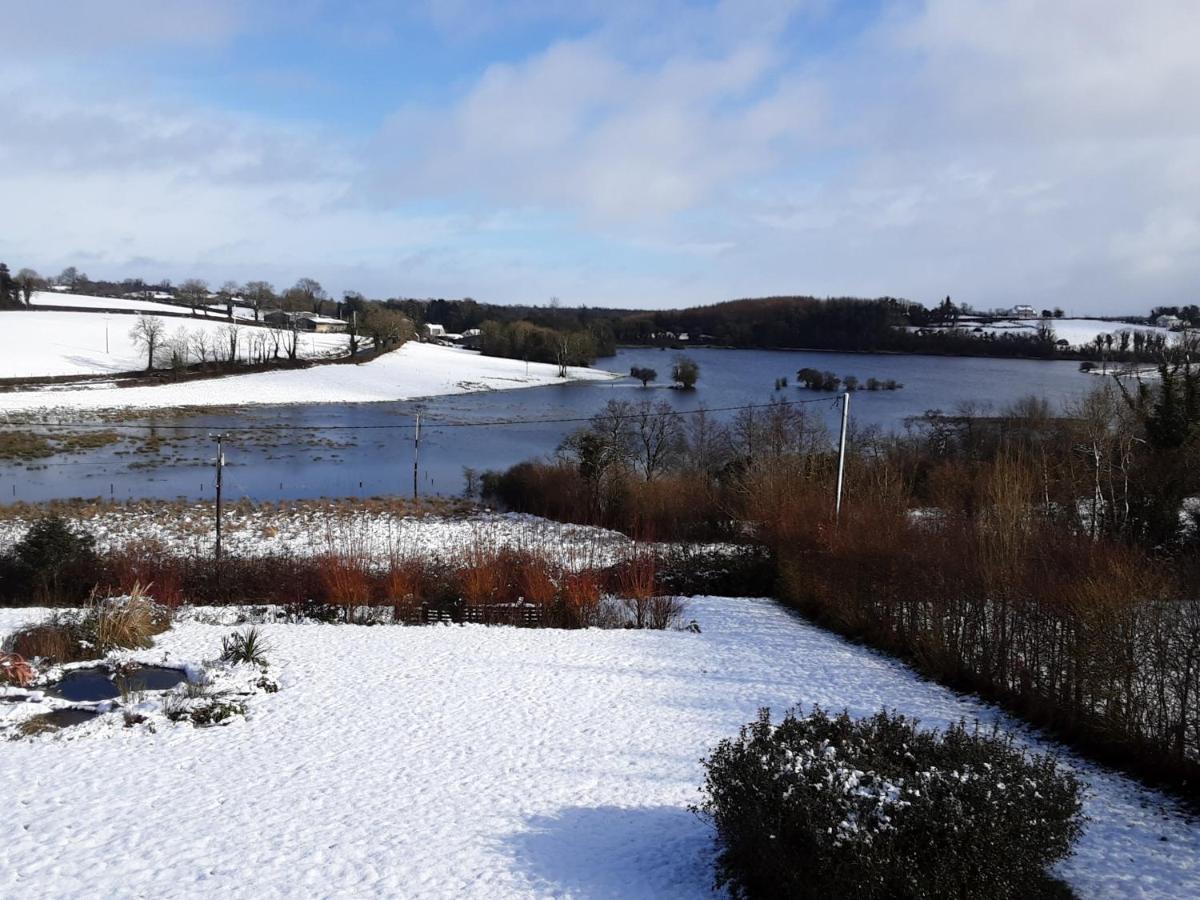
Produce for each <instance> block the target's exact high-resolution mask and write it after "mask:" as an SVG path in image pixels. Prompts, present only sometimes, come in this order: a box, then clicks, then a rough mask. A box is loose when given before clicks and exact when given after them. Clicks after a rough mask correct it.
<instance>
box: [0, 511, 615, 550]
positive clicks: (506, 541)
mask: <svg viewBox="0 0 1200 900" xmlns="http://www.w3.org/2000/svg"><path fill="white" fill-rule="evenodd" d="M70 519H71V521H72V522H73V523H74V524H77V525H79V526H80V527H82V528H83V529H84V530H86V531H87V532H88V533H89V534H91V535H93V536H94V537H95V538H96V546H97V549H99V550H100V551H102V552H103V551H107V550H113V549H119V548H121V547H124V546H126V545H128V544H131V543H139V542H142V541H146V540H158V541H163V542H165V543H167V544H169V545H171V546H172V547H174V548H175V549H176V550H179V551H181V552H186V551H189V550H191V551H198V552H203V553H208V552H210V551H211V548H212V543H213V508H212V505H211V504H196V505H194V506H190V507H185V508H183V509H180V508H178V507H175V506H174V505H171V504H146V505H144V506H138V507H131V508H125V507H117V508H104V507H101V508H99V509H98V510H96V511H95V512H94V514H91V515H87V516H86V517H70ZM29 524H30V523H29V521H27V520H25V519H22V518H19V517H14V518H7V519H3V520H0V550H3V549H5V548H6V547H8V546H9V545H11V544H12V543H14V542H15V541H17V540H19V539H20V538H21V537H22V536H23V535H24V534H25V532H26V530H27V529H28V528H29ZM222 525H223V529H224V542H225V548H226V551H227V552H229V553H232V554H235V555H246V556H251V555H265V554H275V553H286V554H291V555H297V556H312V555H314V554H320V553H328V552H331V551H333V552H340V553H355V554H359V553H361V554H364V555H367V556H369V557H371V558H373V559H387V558H388V557H389V554H392V553H394V554H395V555H396V556H397V557H400V558H407V557H420V558H425V559H432V558H436V557H439V556H443V557H444V556H448V555H452V554H454V553H455V552H457V551H460V550H465V549H468V548H471V547H493V548H508V549H515V550H529V551H533V552H537V553H541V554H543V555H547V556H554V557H558V558H559V559H561V560H562V561H563V562H564V563H565V564H567V565H583V564H593V565H609V564H611V563H613V562H615V561H616V559H617V558H618V557H619V556H620V553H621V551H622V550H623V549H625V548H626V547H628V545H629V543H630V541H629V538H627V537H625V535H623V534H620V533H618V532H615V531H608V530H607V529H603V528H594V527H588V526H583V525H565V524H562V523H560V522H552V521H550V520H549V519H540V518H538V517H536V516H530V515H523V514H519V513H503V514H502V513H472V514H471V515H470V516H469V517H468V516H444V515H403V514H401V513H398V512H396V513H393V512H388V511H385V510H376V509H364V508H362V507H361V506H360V505H355V506H353V507H342V506H325V505H322V504H318V503H313V504H297V505H295V506H292V507H290V508H287V509H284V510H278V509H273V508H270V507H258V508H253V509H248V508H246V507H240V506H236V505H233V506H230V507H227V508H226V509H225V512H224V515H223V517H222Z"/></svg>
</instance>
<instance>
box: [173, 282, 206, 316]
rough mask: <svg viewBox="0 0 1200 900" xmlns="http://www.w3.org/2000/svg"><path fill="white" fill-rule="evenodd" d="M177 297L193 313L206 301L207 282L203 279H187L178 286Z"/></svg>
mask: <svg viewBox="0 0 1200 900" xmlns="http://www.w3.org/2000/svg"><path fill="white" fill-rule="evenodd" d="M179 296H180V298H181V299H182V300H184V302H186V303H187V305H188V306H190V307H191V308H192V312H195V311H196V308H197V307H198V306H200V305H201V304H203V303H204V301H206V300H207V299H208V282H207V281H205V280H204V279H203V278H189V279H188V280H187V281H185V282H184V283H183V284H181V285H180V286H179Z"/></svg>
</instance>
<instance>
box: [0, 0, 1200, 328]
mask: <svg viewBox="0 0 1200 900" xmlns="http://www.w3.org/2000/svg"><path fill="white" fill-rule="evenodd" d="M0 12H2V13H3V22H4V45H5V50H4V53H3V54H2V55H0V192H2V193H0V195H2V196H3V199H4V205H5V207H6V209H5V215H4V217H3V225H0V259H4V260H5V261H7V262H8V263H9V265H10V267H12V268H13V269H14V270H15V269H16V268H18V267H21V266H25V265H31V266H33V267H35V268H37V269H39V270H40V271H43V272H49V273H53V272H57V271H59V270H60V269H61V268H62V267H64V266H65V265H68V264H74V265H76V266H78V267H79V268H80V269H81V270H83V271H85V272H87V273H88V274H89V275H91V276H92V277H102V276H103V277H126V276H131V275H141V276H145V277H163V276H165V277H169V278H172V279H174V280H176V281H179V280H182V279H183V278H186V277H189V276H198V277H203V278H207V279H208V280H209V281H210V282H213V283H218V282H221V281H224V280H226V279H230V278H231V279H235V280H238V281H244V280H248V279H251V278H266V279H268V280H271V281H274V282H275V283H276V284H277V285H279V286H284V285H287V284H290V283H292V282H293V281H295V279H296V278H298V277H300V276H312V277H315V278H317V279H319V280H320V281H322V282H323V283H324V284H325V286H326V287H327V288H328V289H329V290H330V291H331V292H334V293H340V292H341V291H342V290H347V289H356V290H361V291H363V292H364V293H367V294H368V295H372V296H397V295H403V296H445V297H458V296H464V295H469V296H474V297H476V298H478V299H484V300H492V301H498V302H518V301H521V302H533V303H543V302H546V301H547V300H548V298H550V297H551V296H556V297H559V298H560V299H561V302H562V303H563V304H565V305H574V304H579V303H584V304H589V305H602V304H603V305H614V306H674V305H689V304H697V303H708V302H714V301H718V300H723V299H728V298H732V297H742V296H759V295H764V294H781V293H803V294H815V295H820V296H825V295H856V296H877V295H885V294H886V295H894V296H903V297H908V298H912V299H916V300H921V301H924V302H932V301H935V300H936V299H937V298H939V297H941V296H945V295H946V294H951V295H953V296H954V297H955V299H957V300H960V301H965V302H969V303H972V304H974V305H976V306H980V307H988V306H993V305H1009V304H1012V303H1015V302H1031V303H1033V304H1034V305H1035V306H1039V307H1040V306H1044V305H1054V304H1058V305H1062V306H1064V307H1066V308H1068V309H1070V310H1073V311H1075V312H1078V313H1108V312H1124V311H1128V312H1142V311H1145V310H1146V309H1147V308H1148V307H1150V306H1152V305H1156V304H1163V303H1180V302H1196V301H1197V300H1200V164H1198V161H1200V53H1198V52H1197V49H1196V48H1197V47H1200V7H1198V6H1197V4H1196V0H1146V2H1139V3H1133V2H1129V0H738V2H724V3H714V2H684V0H573V2H551V0H509V2H500V0H478V2H474V0H447V2H436V0H429V2H414V3H408V4H403V3H389V2H383V0H341V2H334V0H330V2H321V0H279V2H272V0H260V2H256V3H253V4H250V3H243V2H233V0H205V2H202V3H200V2H197V3H188V2H170V3H168V2H165V0H162V2H154V0H106V2H104V3H96V2H92V0H58V2H55V3H30V2H26V0H22V2H19V3H18V2H10V0H0Z"/></svg>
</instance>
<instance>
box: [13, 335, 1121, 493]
mask: <svg viewBox="0 0 1200 900" xmlns="http://www.w3.org/2000/svg"><path fill="white" fill-rule="evenodd" d="M674 355H675V354H674V353H673V352H672V351H660V350H650V349H638V350H622V351H620V352H619V353H618V354H617V356H615V357H613V358H611V359H607V360H601V361H600V362H599V363H598V365H599V366H600V367H601V368H605V369H609V370H611V371H614V372H621V373H628V371H629V368H630V367H631V366H643V367H649V368H653V369H656V370H657V372H658V374H659V382H658V383H657V384H655V385H652V386H650V387H649V388H643V387H642V386H641V384H640V383H639V382H635V381H633V380H631V379H623V380H621V381H614V382H604V383H572V384H563V385H556V386H550V387H543V388H528V389H523V390H514V391H494V392H488V393H480V394H463V395H460V396H454V397H437V398H431V399H428V400H424V401H409V402H403V403H377V404H346V405H337V404H324V405H319V406H293V407H260V408H250V409H247V410H245V411H243V412H238V413H232V414H221V415H190V416H184V417H180V418H160V419H158V424H159V425H162V424H180V425H187V426H189V428H188V430H186V431H174V430H167V429H163V428H155V427H153V426H152V425H148V426H147V427H146V428H145V430H141V431H130V432H128V433H129V435H130V437H131V438H136V440H128V441H124V442H121V443H119V444H115V445H110V446H107V447H102V448H98V449H96V450H92V451H89V452H86V453H81V454H75V455H72V456H69V457H62V456H59V457H55V458H53V459H51V460H49V461H47V462H46V463H43V464H37V463H34V464H30V465H28V466H25V465H20V464H6V465H0V502H13V501H14V500H26V501H30V500H32V501H37V500H48V499H54V498H67V497H101V498H110V497H111V498H113V499H117V500H124V499H129V498H149V497H156V498H174V497H186V498H190V499H211V498H212V497H213V473H212V460H213V456H214V452H215V451H214V449H213V442H212V440H211V437H210V435H211V434H213V433H216V432H218V431H221V432H225V433H226V435H227V438H226V459H227V463H228V467H227V468H226V470H225V490H226V496H227V497H230V498H232V499H238V498H242V497H246V498H250V499H255V500H284V499H300V498H312V497H348V496H364V497H365V496H376V495H396V494H401V495H407V494H410V493H411V491H412V463H413V455H412V454H413V449H412V430H411V428H402V429H384V428H378V427H377V426H381V425H404V426H411V424H412V421H413V415H414V414H415V413H416V412H417V411H418V410H420V411H422V432H421V453H420V459H421V471H420V489H421V491H422V493H440V494H457V493H460V492H461V490H462V487H463V468H464V467H470V468H473V469H476V470H480V471H482V470H486V469H500V468H504V467H506V466H509V465H512V464H513V463H515V462H519V461H520V460H522V459H528V458H530V457H533V456H541V455H545V454H550V453H553V451H554V449H555V447H556V446H557V445H558V443H559V441H561V440H562V438H563V436H564V435H566V434H567V433H568V432H569V431H571V430H573V429H574V428H578V427H580V426H579V424H577V423H526V424H514V425H489V426H487V427H455V425H456V424H459V423H471V422H494V421H496V420H511V419H573V418H586V417H588V416H590V415H592V414H594V413H595V412H597V411H598V410H599V409H600V408H602V407H603V406H604V404H605V403H606V402H607V401H608V400H610V399H624V400H635V401H636V400H641V399H646V398H650V399H654V400H655V401H658V400H663V401H665V402H667V403H669V404H670V405H671V406H672V407H674V408H676V409H679V410H689V409H697V408H699V407H700V406H702V405H703V406H705V407H708V408H719V407H728V406H738V405H745V404H752V403H766V402H769V401H770V400H772V399H773V398H780V397H782V398H786V399H790V400H797V399H806V400H807V399H816V398H821V397H825V398H827V399H828V400H829V403H828V404H825V403H821V404H813V405H810V406H808V407H807V409H809V410H810V411H811V412H812V413H813V414H814V415H818V416H821V417H823V418H824V419H825V421H826V422H827V423H828V424H829V425H830V427H831V428H832V427H833V425H834V423H835V421H836V418H837V414H838V413H837V408H836V403H835V402H834V400H835V395H832V394H825V395H823V394H818V393H814V392H812V391H808V390H804V389H801V388H798V387H796V386H795V374H796V371H797V370H798V369H800V368H804V367H811V368H816V369H820V370H822V371H824V370H828V371H831V372H833V373H835V374H836V375H838V376H845V375H854V376H856V377H857V378H858V379H859V380H860V382H865V381H866V379H868V378H871V377H874V378H879V379H881V380H887V379H895V380H896V381H898V382H900V383H902V384H903V385H904V388H903V390H900V391H894V392H893V391H880V392H867V391H861V392H858V393H856V394H855V395H854V400H853V403H852V406H851V409H852V413H853V415H852V419H853V421H854V423H855V424H856V425H860V426H878V427H881V428H884V429H888V430H899V429H902V428H903V427H904V421H905V419H906V418H908V417H910V416H919V415H921V414H923V413H924V412H926V411H927V410H931V409H940V410H942V411H944V412H955V411H957V410H959V409H961V408H962V407H963V406H964V404H970V405H974V406H975V407H976V408H977V409H978V408H986V407H988V406H990V407H991V408H992V409H996V410H999V409H1001V408H1003V407H1004V406H1005V405H1007V404H1009V403H1011V402H1013V401H1015V400H1017V399H1020V398H1021V397H1025V396H1028V395H1031V394H1033V395H1037V396H1042V397H1046V398H1048V399H1050V400H1051V401H1053V402H1055V403H1057V404H1062V403H1065V402H1069V401H1071V400H1073V399H1075V398H1077V397H1079V396H1080V395H1081V394H1083V393H1085V392H1086V391H1087V390H1089V389H1091V388H1092V387H1094V386H1095V385H1096V384H1097V383H1098V379H1096V378H1093V377H1092V376H1087V375H1082V374H1080V373H1079V371H1078V366H1077V364H1076V363H1073V362H1040V361H1033V360H1002V359H960V358H942V357H929V356H901V355H879V354H847V353H813V352H805V353H799V352H787V351H756V350H705V349H700V350H694V351H691V353H690V355H691V356H692V357H693V358H694V359H696V360H697V362H699V363H700V368H701V377H700V382H699V385H698V386H697V389H696V390H695V391H688V392H684V391H676V390H672V389H670V388H669V387H668V386H667V385H666V384H665V382H666V379H668V378H669V375H670V369H671V361H672V358H673V356H674ZM780 377H787V378H788V382H789V383H788V387H787V388H785V389H783V390H780V391H777V390H775V389H774V384H775V381H776V379H778V378H780ZM147 421H148V420H147ZM296 426H303V428H304V429H305V430H302V431H293V430H284V429H285V428H293V427H296ZM344 426H354V427H355V428H361V426H372V428H370V429H365V430H355V429H354V428H345V427H344ZM123 433H124V432H123Z"/></svg>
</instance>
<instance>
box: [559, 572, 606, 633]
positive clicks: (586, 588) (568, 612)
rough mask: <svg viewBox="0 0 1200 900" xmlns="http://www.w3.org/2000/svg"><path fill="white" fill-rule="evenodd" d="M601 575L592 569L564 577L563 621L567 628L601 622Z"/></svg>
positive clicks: (585, 626) (571, 573)
mask: <svg viewBox="0 0 1200 900" xmlns="http://www.w3.org/2000/svg"><path fill="white" fill-rule="evenodd" d="M600 594H601V584H600V576H599V575H598V574H597V573H596V572H595V571H593V570H591V569H585V570H583V571H581V572H569V573H567V574H566V575H565V576H564V577H563V584H562V601H563V603H562V605H563V622H562V624H563V625H564V626H565V627H567V628H572V627H574V628H587V627H588V626H590V625H598V624H599V623H600Z"/></svg>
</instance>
